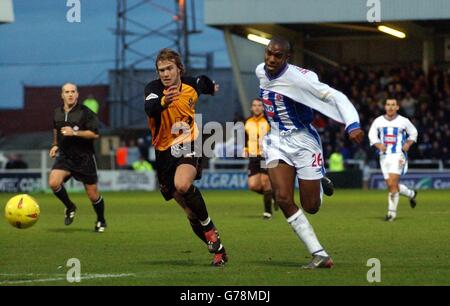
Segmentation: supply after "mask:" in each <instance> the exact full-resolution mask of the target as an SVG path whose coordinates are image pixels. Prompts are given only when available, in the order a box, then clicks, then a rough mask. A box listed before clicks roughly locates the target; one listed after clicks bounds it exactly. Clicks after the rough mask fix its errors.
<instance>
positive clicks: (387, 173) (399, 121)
mask: <svg viewBox="0 0 450 306" xmlns="http://www.w3.org/2000/svg"><path fill="white" fill-rule="evenodd" d="M399 108H400V107H399V105H398V102H397V100H396V99H387V100H386V103H385V105H384V109H385V111H386V114H385V115H382V116H379V117H378V118H376V119H375V120H374V121H373V123H372V125H371V126H370V130H369V140H370V145H371V146H375V147H376V148H377V149H378V152H379V154H380V167H381V171H382V172H383V177H384V179H385V181H386V185H387V187H388V190H389V197H388V203H389V208H388V213H387V215H386V218H385V221H394V220H395V218H396V217H397V206H398V201H399V194H401V195H403V196H406V197H408V198H409V204H410V206H411V208H414V207H416V205H417V202H416V196H417V191H416V190H411V189H409V188H408V187H406V186H405V185H403V184H399V181H400V175H402V174H405V173H406V171H407V170H408V151H409V148H410V147H411V145H412V144H413V143H415V142H416V141H417V129H416V128H415V127H414V125H413V124H412V123H411V121H409V119H408V118H405V117H403V116H401V115H399V114H397V112H398V110H399Z"/></svg>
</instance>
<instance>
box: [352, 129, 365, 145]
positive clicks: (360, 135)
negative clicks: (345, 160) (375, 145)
mask: <svg viewBox="0 0 450 306" xmlns="http://www.w3.org/2000/svg"><path fill="white" fill-rule="evenodd" d="M348 138H349V139H350V140H351V141H353V142H355V143H357V144H360V143H362V142H363V140H364V131H363V130H361V129H355V130H353V131H351V132H350V134H349V136H348Z"/></svg>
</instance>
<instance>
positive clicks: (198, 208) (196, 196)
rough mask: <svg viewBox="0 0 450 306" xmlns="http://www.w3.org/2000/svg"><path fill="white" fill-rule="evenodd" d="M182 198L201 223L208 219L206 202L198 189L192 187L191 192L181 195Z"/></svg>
mask: <svg viewBox="0 0 450 306" xmlns="http://www.w3.org/2000/svg"><path fill="white" fill-rule="evenodd" d="M181 196H182V197H183V199H184V201H185V203H186V206H187V207H189V208H190V209H191V210H192V212H193V213H194V214H195V215H196V216H197V218H198V219H199V220H200V221H201V220H207V219H208V211H207V209H206V204H205V201H204V200H203V197H202V194H201V193H200V191H199V190H198V188H197V187H195V186H194V185H191V187H190V188H189V190H188V191H187V192H186V193H184V194H181Z"/></svg>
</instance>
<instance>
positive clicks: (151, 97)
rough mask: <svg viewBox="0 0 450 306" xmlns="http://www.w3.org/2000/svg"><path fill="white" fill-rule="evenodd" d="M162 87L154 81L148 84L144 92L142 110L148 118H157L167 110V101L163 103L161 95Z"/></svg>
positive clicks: (163, 99)
mask: <svg viewBox="0 0 450 306" xmlns="http://www.w3.org/2000/svg"><path fill="white" fill-rule="evenodd" d="M163 92H164V87H163V86H162V84H159V83H158V82H156V81H153V82H151V83H149V84H148V85H147V86H146V87H145V91H144V108H145V113H146V114H147V116H148V117H150V118H157V117H159V116H160V115H161V112H162V111H163V110H164V109H165V108H167V106H168V104H165V103H166V102H168V101H165V97H164V95H163Z"/></svg>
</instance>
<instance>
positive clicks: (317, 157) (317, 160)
mask: <svg viewBox="0 0 450 306" xmlns="http://www.w3.org/2000/svg"><path fill="white" fill-rule="evenodd" d="M312 158H313V162H312V165H311V166H312V167H322V165H323V159H322V153H314V154H313V155H312Z"/></svg>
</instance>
